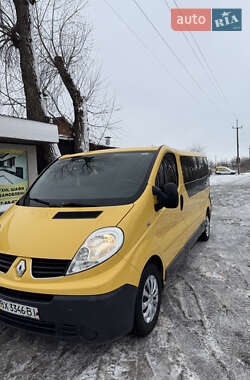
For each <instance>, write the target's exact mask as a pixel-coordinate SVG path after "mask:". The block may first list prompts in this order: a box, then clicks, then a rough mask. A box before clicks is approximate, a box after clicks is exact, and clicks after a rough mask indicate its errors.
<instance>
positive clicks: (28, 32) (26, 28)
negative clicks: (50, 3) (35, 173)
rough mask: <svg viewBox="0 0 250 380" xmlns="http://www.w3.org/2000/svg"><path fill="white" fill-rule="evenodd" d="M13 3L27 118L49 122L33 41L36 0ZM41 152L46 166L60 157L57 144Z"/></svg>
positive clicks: (15, 36) (16, 0) (14, 40)
mask: <svg viewBox="0 0 250 380" xmlns="http://www.w3.org/2000/svg"><path fill="white" fill-rule="evenodd" d="M13 2H14V5H15V8H16V16H17V22H16V25H15V28H14V30H13V33H12V35H13V37H12V40H13V44H14V46H15V47H16V48H17V49H18V50H19V54H20V67H21V72H22V80H23V84H24V93H25V98H26V110H27V118H28V119H30V120H35V121H40V122H47V121H48V118H47V117H46V113H45V110H44V108H43V100H42V94H41V91H40V84H39V80H38V73H37V67H36V58H35V54H34V50H33V41H32V24H33V20H32V12H31V9H30V7H31V4H34V2H35V0H13ZM41 150H42V156H43V157H42V158H43V161H44V163H45V164H46V165H47V164H49V163H50V162H51V161H52V160H54V159H55V158H56V157H58V156H59V155H60V151H59V148H58V146H57V144H43V145H42V149H41ZM38 156H39V154H38ZM38 161H39V163H40V165H39V166H43V165H42V164H41V157H39V160H38ZM40 169H41V167H40Z"/></svg>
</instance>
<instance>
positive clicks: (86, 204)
mask: <svg viewBox="0 0 250 380" xmlns="http://www.w3.org/2000/svg"><path fill="white" fill-rule="evenodd" d="M57 207H96V205H92V204H90V203H80V202H79V203H77V202H68V203H67V202H65V203H60V204H59V205H58V206H57Z"/></svg>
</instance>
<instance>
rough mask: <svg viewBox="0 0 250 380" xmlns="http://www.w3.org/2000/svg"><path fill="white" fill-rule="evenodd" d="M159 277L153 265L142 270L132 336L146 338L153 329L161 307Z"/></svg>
mask: <svg viewBox="0 0 250 380" xmlns="http://www.w3.org/2000/svg"><path fill="white" fill-rule="evenodd" d="M161 288H162V286H161V276H160V273H159V270H158V268H157V267H156V266H155V265H154V264H148V265H147V266H146V268H145V269H144V271H143V273H142V276H141V280H140V284H139V287H138V291H137V298H136V305H135V322H134V330H133V332H134V334H135V335H136V336H141V337H143V336H146V335H148V334H149V333H150V332H151V331H152V330H153V328H154V326H155V324H156V322H157V319H158V316H159V311H160V305H161Z"/></svg>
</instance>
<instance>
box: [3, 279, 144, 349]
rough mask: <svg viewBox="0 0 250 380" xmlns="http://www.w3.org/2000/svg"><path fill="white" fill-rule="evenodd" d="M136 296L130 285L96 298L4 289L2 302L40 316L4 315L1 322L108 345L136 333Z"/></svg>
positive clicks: (38, 331) (43, 332)
mask: <svg viewBox="0 0 250 380" xmlns="http://www.w3.org/2000/svg"><path fill="white" fill-rule="evenodd" d="M136 293H137V288H136V287H135V286H132V285H128V284H126V285H124V286H122V287H120V288H119V289H116V290H114V291H112V292H110V293H107V294H103V295H95V296H93V295H91V296H58V295H56V296H51V295H43V294H38V293H24V292H19V291H14V290H9V289H6V288H0V298H1V299H4V300H7V301H10V302H14V303H19V304H25V305H28V306H31V307H37V308H38V310H39V316H40V320H34V319H31V318H27V317H20V316H17V315H13V314H10V313H6V312H4V311H0V322H4V323H6V324H8V325H11V326H14V327H17V328H22V329H25V330H28V331H29V332H33V333H37V334H43V335H52V336H59V337H63V338H71V339H74V338H77V337H80V338H81V339H82V340H83V341H85V342H92V343H102V342H107V341H111V340H114V339H115V338H118V337H120V336H123V335H125V334H127V333H129V332H130V331H131V330H132V328H133V323H134V310H135V300H136Z"/></svg>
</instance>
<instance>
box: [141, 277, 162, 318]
mask: <svg viewBox="0 0 250 380" xmlns="http://www.w3.org/2000/svg"><path fill="white" fill-rule="evenodd" d="M158 303H159V287H158V281H157V279H156V277H155V276H154V275H150V276H149V277H148V278H147V281H146V282H145V285H144V288H143V293H142V315H143V318H144V321H145V322H146V323H150V322H152V320H153V319H154V317H155V314H156V312H157V307H158Z"/></svg>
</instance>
